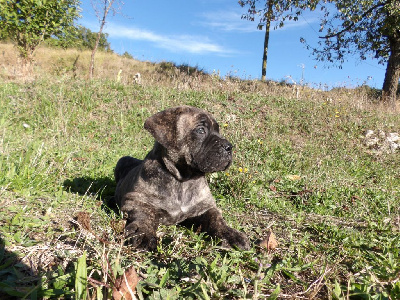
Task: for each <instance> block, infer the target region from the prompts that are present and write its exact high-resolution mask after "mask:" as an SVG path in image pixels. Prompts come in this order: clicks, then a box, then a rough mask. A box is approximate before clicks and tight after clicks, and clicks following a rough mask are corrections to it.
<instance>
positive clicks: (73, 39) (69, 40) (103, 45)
mask: <svg viewBox="0 0 400 300" xmlns="http://www.w3.org/2000/svg"><path fill="white" fill-rule="evenodd" d="M97 35H98V33H97V32H93V31H91V30H90V29H89V28H86V27H84V26H80V25H78V26H74V27H71V28H70V29H69V30H68V31H67V32H65V33H63V34H62V35H57V36H52V37H51V38H49V39H46V40H45V42H44V43H45V44H46V45H48V46H50V47H55V48H63V49H67V48H76V49H79V50H93V48H94V46H95V43H96V38H97ZM107 38H108V34H107V33H101V35H100V41H99V45H98V50H100V51H107V52H112V50H111V47H110V43H109V42H108V41H107ZM11 40H12V39H11V37H9V36H8V35H7V32H5V31H4V30H1V28H0V41H11Z"/></svg>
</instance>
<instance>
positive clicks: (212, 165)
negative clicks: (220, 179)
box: [115, 106, 250, 250]
mask: <svg viewBox="0 0 400 300" xmlns="http://www.w3.org/2000/svg"><path fill="white" fill-rule="evenodd" d="M144 128H145V129H147V130H148V131H149V132H150V133H151V134H152V135H153V137H154V138H155V140H156V141H155V144H154V147H153V149H152V150H151V151H150V152H149V153H148V154H147V156H146V157H145V159H144V160H139V159H136V158H133V157H129V156H125V157H122V158H121V159H120V160H119V161H118V163H117V166H116V167H115V180H116V182H117V188H116V191H115V200H116V203H117V205H118V206H119V207H120V208H121V210H122V212H124V214H125V215H126V216H127V225H126V228H125V235H126V237H127V241H128V242H129V243H130V244H132V245H133V246H134V247H137V248H140V249H148V250H154V249H155V248H156V246H157V236H156V231H157V227H158V225H159V224H164V225H172V224H181V225H184V226H188V227H192V226H193V227H194V229H195V230H202V231H205V232H207V233H208V234H209V235H211V236H213V237H217V238H219V239H221V240H222V242H223V243H225V244H226V243H228V244H229V245H231V246H237V247H239V248H241V249H249V248H250V245H249V241H248V239H247V238H246V235H245V234H243V233H241V232H239V231H237V230H235V229H233V228H231V227H229V226H228V225H227V224H226V222H225V220H224V219H223V218H222V215H221V212H220V210H219V209H218V208H217V206H216V203H215V200H214V198H213V196H212V195H211V192H210V189H209V187H208V184H207V181H206V178H205V174H206V173H210V172H216V171H223V170H226V169H227V168H228V167H229V165H230V164H231V162H232V145H231V143H229V142H228V141H227V140H226V139H224V138H223V137H222V136H221V135H220V134H219V126H218V123H217V122H216V121H215V119H214V118H213V117H212V116H211V115H210V114H209V113H207V112H205V111H203V110H201V109H198V108H195V107H190V106H180V107H175V108H170V109H167V110H165V111H162V112H159V113H157V114H155V115H153V116H151V117H149V118H148V119H147V120H146V122H145V124H144Z"/></svg>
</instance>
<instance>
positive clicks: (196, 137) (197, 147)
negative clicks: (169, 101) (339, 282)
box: [144, 106, 232, 173]
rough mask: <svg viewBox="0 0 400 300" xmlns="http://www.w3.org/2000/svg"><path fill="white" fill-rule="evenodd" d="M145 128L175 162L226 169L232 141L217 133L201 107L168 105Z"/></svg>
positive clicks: (200, 168) (207, 169) (209, 169)
mask: <svg viewBox="0 0 400 300" xmlns="http://www.w3.org/2000/svg"><path fill="white" fill-rule="evenodd" d="M144 128H145V129H147V130H148V131H149V132H150V133H151V134H152V135H153V137H154V138H155V139H156V141H157V142H158V143H159V144H161V145H162V146H163V147H164V148H165V149H166V150H167V151H166V156H168V159H169V160H170V161H171V162H172V163H173V164H175V165H182V164H184V165H186V166H188V167H190V168H192V169H195V170H197V171H200V172H202V173H210V172H216V171H222V170H225V169H227V168H228V167H229V165H230V164H231V162H232V144H231V143H229V142H228V141H227V140H226V139H225V138H223V137H222V136H221V135H220V134H219V126H218V123H217V122H216V121H215V119H214V118H213V116H211V115H210V114H209V113H208V112H206V111H203V110H201V109H198V108H195V107H190V106H179V107H175V108H170V109H167V110H164V111H162V112H159V113H157V114H155V115H153V116H151V117H149V118H148V119H147V120H146V122H145V124H144Z"/></svg>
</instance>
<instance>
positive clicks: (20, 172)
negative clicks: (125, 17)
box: [0, 45, 400, 299]
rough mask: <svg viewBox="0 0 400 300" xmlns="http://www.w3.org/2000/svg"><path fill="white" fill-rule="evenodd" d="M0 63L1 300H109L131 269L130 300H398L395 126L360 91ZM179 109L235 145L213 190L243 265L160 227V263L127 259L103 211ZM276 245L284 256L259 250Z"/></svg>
mask: <svg viewBox="0 0 400 300" xmlns="http://www.w3.org/2000/svg"><path fill="white" fill-rule="evenodd" d="M0 50H1V52H0V53H2V55H3V58H4V60H3V62H2V65H1V71H0V104H1V105H0V174H1V175H0V228H1V236H0V244H1V245H2V248H1V249H0V296H1V298H2V299H7V297H10V298H11V297H16V298H23V297H26V298H31V299H35V298H52V297H53V298H73V297H77V296H81V297H83V296H82V295H83V294H87V295H88V297H89V296H90V297H95V296H96V295H97V296H98V297H99V298H98V299H100V295H103V296H108V297H110V295H111V291H112V287H113V285H114V281H115V280H114V278H115V277H116V276H117V275H121V274H122V273H123V272H124V270H126V269H128V268H129V267H130V266H134V267H135V269H136V270H137V272H138V275H139V277H140V281H139V284H138V287H137V297H138V298H140V299H142V298H146V299H167V298H168V299H250V298H252V299H265V298H267V297H271V298H279V299H284V298H292V299H309V298H311V299H327V298H333V299H345V298H348V297H353V298H355V299H357V298H363V299H372V298H373V299H399V298H400V255H399V249H400V168H399V165H400V150H399V149H397V150H394V151H393V152H391V151H389V150H390V147H389V146H390V145H389V144H388V142H387V140H386V139H385V138H386V135H387V134H388V133H400V115H399V112H398V111H397V110H396V109H395V108H393V107H389V108H388V107H384V106H380V105H379V104H377V103H375V102H374V100H373V99H372V98H371V94H370V92H371V91H370V90H369V89H367V88H359V89H356V90H346V89H339V90H335V91H331V92H320V91H316V90H311V89H307V88H304V89H303V88H300V89H298V88H296V87H293V86H286V85H279V84H276V83H260V82H256V81H239V80H237V79H234V78H227V79H226V80H221V79H220V78H218V77H216V76H212V75H210V76H209V75H204V74H201V73H196V72H195V73H192V74H190V75H188V73H191V72H187V70H185V69H184V68H181V70H179V69H176V68H175V67H174V66H172V65H171V64H166V63H164V64H158V65H155V64H151V63H145V62H138V61H135V60H129V59H126V58H121V57H119V56H117V55H115V54H112V55H109V54H104V53H99V56H98V61H97V64H96V66H97V72H96V76H97V78H96V79H95V80H93V81H91V82H89V81H86V80H85V74H86V70H87V69H86V68H87V65H88V56H89V53H80V52H76V51H74V50H65V51H56V50H51V49H45V48H43V49H40V50H39V52H38V53H37V61H36V65H35V67H34V68H35V72H36V73H35V74H36V75H34V76H23V74H20V73H18V68H15V63H16V60H15V59H16V58H15V55H14V54H13V53H12V48H11V47H10V46H9V45H0ZM78 56H79V59H78V62H77V63H75V61H76V57H78ZM61 66H62V67H61ZM120 70H121V71H120ZM137 72H140V73H141V74H142V84H140V85H139V84H134V83H133V77H132V74H133V75H134V74H135V73H137ZM118 73H119V75H118ZM181 104H187V105H194V106H198V107H201V108H204V109H207V110H208V111H210V112H211V113H213V114H214V115H215V117H216V119H217V120H218V121H219V123H220V125H221V130H222V133H223V134H224V135H225V136H226V137H227V138H228V139H229V140H230V141H231V142H232V143H233V144H234V145H235V152H234V163H233V165H232V166H231V168H230V169H229V170H228V171H227V172H221V173H217V174H212V175H210V176H209V182H210V185H211V189H212V192H213V194H214V196H215V198H216V199H217V204H218V206H219V207H220V208H221V209H222V211H223V215H224V216H225V218H226V219H227V220H228V223H229V224H230V225H232V226H233V227H235V228H237V229H240V230H242V231H244V232H246V234H247V235H248V236H249V237H250V239H251V241H252V243H253V245H254V247H253V249H252V250H251V251H248V252H241V251H236V250H231V249H223V248H221V247H219V246H218V244H217V242H216V241H209V240H207V239H205V238H204V236H202V235H201V234H198V233H194V232H192V231H190V230H186V229H183V228H180V227H176V226H170V227H164V226H161V227H160V228H159V231H158V234H159V237H160V243H159V245H158V250H157V252H156V253H145V252H138V251H135V250H134V249H130V248H129V247H126V246H123V235H122V231H121V227H123V224H122V221H121V216H120V215H119V214H118V213H115V212H113V211H112V210H110V209H108V208H107V206H106V205H105V204H104V203H107V200H108V199H110V197H112V195H113V192H114V188H115V184H114V182H113V168H114V166H115V164H116V162H117V160H118V158H120V157H121V156H124V155H133V156H136V157H139V158H140V157H143V156H144V155H145V154H146V153H147V152H148V151H149V149H151V147H152V143H153V140H152V138H151V136H150V134H149V133H147V132H146V131H145V130H144V129H143V123H144V120H145V119H146V118H147V117H149V116H150V115H152V114H153V113H155V112H157V111H159V110H162V109H164V108H167V107H171V106H176V105H181ZM367 130H374V132H375V133H376V135H372V137H371V138H369V139H366V138H365V132H366V131H367ZM373 139H375V140H373ZM374 141H375V142H374ZM388 145H389V146H388ZM270 230H272V231H273V232H274V233H275V235H276V239H277V241H278V243H279V245H278V248H277V249H275V250H273V251H266V250H265V249H262V248H260V247H259V246H257V241H258V240H262V239H264V238H265V237H266V236H267V235H268V233H269V232H270ZM3 246H5V247H3ZM84 253H86V260H79V261H78V258H80V257H83V255H84ZM85 268H86V270H85ZM82 274H87V278H88V279H87V281H86V280H83V281H82V280H80V279H81V278H82V276H83V278H86V276H85V275H82ZM81 291H83V292H82V293H83V294H81Z"/></svg>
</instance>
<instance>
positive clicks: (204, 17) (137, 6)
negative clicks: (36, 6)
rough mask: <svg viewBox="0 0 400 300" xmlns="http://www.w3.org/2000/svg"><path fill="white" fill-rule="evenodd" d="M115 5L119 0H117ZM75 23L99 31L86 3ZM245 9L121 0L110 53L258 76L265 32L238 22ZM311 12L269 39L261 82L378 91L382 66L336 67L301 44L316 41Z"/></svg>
mask: <svg viewBox="0 0 400 300" xmlns="http://www.w3.org/2000/svg"><path fill="white" fill-rule="evenodd" d="M116 1H118V0H116ZM81 7H82V18H81V19H80V20H79V23H80V24H82V25H83V26H85V27H88V28H89V29H91V30H92V31H98V30H99V21H98V19H97V17H96V14H95V12H94V9H93V7H92V5H91V1H90V0H83V1H82V5H81ZM245 12H246V8H242V7H240V6H239V4H238V2H237V1H236V0H233V1H229V0H189V1H186V0H175V1H162V0H147V1H143V0H142V1H138V0H125V1H124V4H123V6H122V9H121V10H120V13H118V14H116V15H113V14H112V13H110V14H109V16H108V18H107V24H106V27H105V29H104V32H106V33H108V34H109V38H108V40H109V42H110V43H111V48H112V49H113V50H114V51H115V52H117V53H120V54H122V53H124V52H125V51H127V52H129V53H130V54H131V55H132V56H133V57H134V58H136V59H139V60H148V61H152V62H161V61H172V62H175V63H177V64H189V65H191V66H196V65H197V66H199V67H200V68H202V69H203V70H204V71H206V72H208V73H212V72H213V71H214V70H215V72H218V71H219V74H220V75H221V76H226V75H234V76H239V77H242V78H252V79H254V78H260V77H261V63H262V51H263V43H264V30H263V31H260V30H257V23H258V22H250V21H247V20H242V19H241V15H242V14H243V13H245ZM318 28H319V21H318V16H317V14H316V13H304V15H303V16H302V17H300V19H299V21H297V22H290V23H286V24H285V26H284V27H283V28H281V29H278V30H273V31H272V32H271V35H270V41H269V52H268V67H267V78H268V79H272V80H276V81H281V80H286V81H288V82H293V81H295V82H297V83H300V81H301V79H302V78H303V80H304V82H305V83H308V84H310V85H312V86H313V87H319V86H320V85H326V86H328V87H335V86H346V87H354V86H357V85H361V84H363V83H364V82H366V83H367V84H369V85H370V86H373V87H377V88H381V87H382V84H383V78H384V74H385V68H386V66H385V65H379V64H378V63H377V60H374V59H370V60H367V61H360V60H359V59H358V57H357V56H356V55H355V56H353V57H348V62H346V63H345V64H344V65H342V69H339V68H336V67H334V66H331V65H329V64H328V65H327V64H326V63H322V62H318V61H316V60H314V59H313V57H312V56H311V51H309V50H307V49H306V48H305V46H304V45H303V44H302V43H300V37H304V38H305V39H306V40H307V42H309V44H311V45H316V43H317V41H318Z"/></svg>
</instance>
